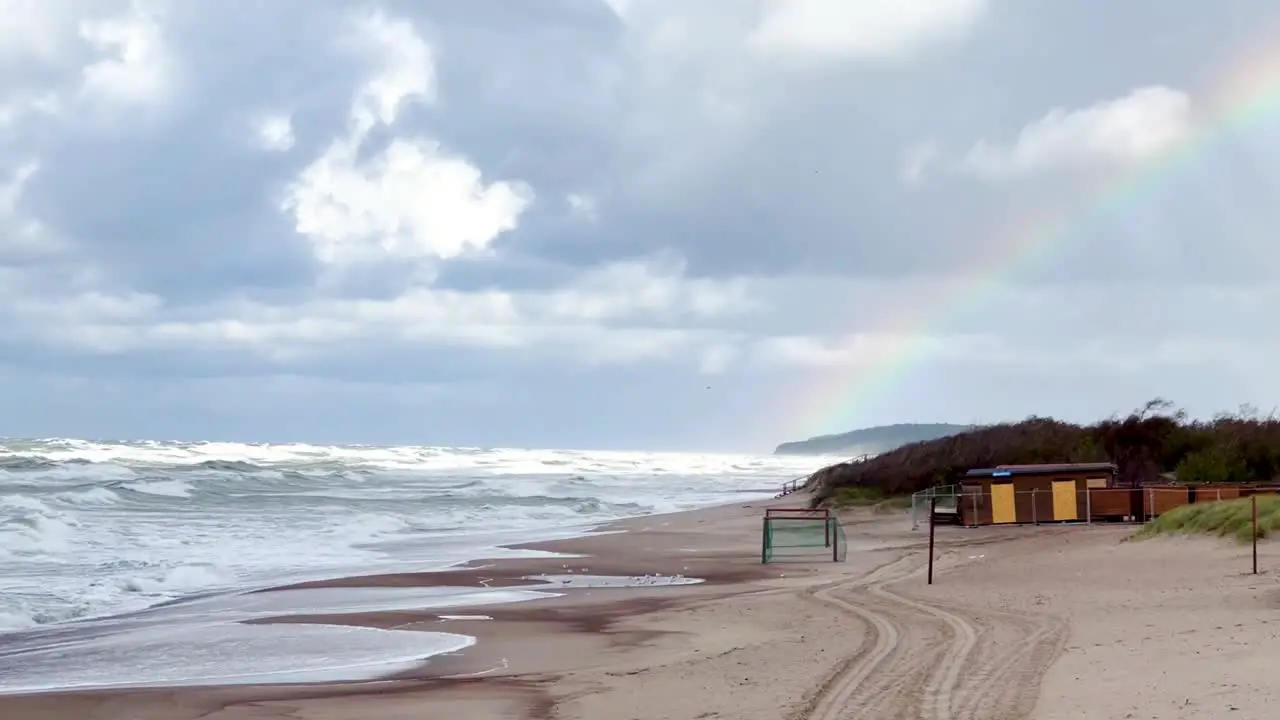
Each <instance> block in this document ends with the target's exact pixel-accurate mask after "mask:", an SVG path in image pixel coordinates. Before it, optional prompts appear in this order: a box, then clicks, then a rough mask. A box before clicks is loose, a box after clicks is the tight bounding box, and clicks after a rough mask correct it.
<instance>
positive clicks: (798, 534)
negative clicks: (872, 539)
mask: <svg viewBox="0 0 1280 720" xmlns="http://www.w3.org/2000/svg"><path fill="white" fill-rule="evenodd" d="M846 552H847V550H846V548H845V536H844V527H843V526H842V525H841V524H840V519H839V518H837V517H836V516H835V515H833V514H832V513H831V511H830V510H827V509H826V508H769V509H768V510H766V511H765V516H764V519H763V521H762V525H761V537H760V562H762V563H770V562H777V561H779V560H791V561H795V562H805V561H808V562H820V561H823V560H829V561H831V562H840V561H842V560H844V559H845V555H846Z"/></svg>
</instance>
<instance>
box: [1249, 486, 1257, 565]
mask: <svg viewBox="0 0 1280 720" xmlns="http://www.w3.org/2000/svg"><path fill="white" fill-rule="evenodd" d="M1249 499H1250V500H1252V501H1253V502H1252V505H1253V508H1252V509H1253V574H1254V575H1257V574H1258V496H1257V495H1250V496H1249Z"/></svg>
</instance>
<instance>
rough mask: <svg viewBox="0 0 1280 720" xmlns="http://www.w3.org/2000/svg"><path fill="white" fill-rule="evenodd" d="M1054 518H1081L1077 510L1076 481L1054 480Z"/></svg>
mask: <svg viewBox="0 0 1280 720" xmlns="http://www.w3.org/2000/svg"><path fill="white" fill-rule="evenodd" d="M1053 519H1054V520H1079V519H1080V515H1079V514H1078V513H1077V512H1076V481H1075V480H1054V481H1053Z"/></svg>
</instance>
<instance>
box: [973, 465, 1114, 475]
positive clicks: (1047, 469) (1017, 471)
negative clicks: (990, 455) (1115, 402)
mask: <svg viewBox="0 0 1280 720" xmlns="http://www.w3.org/2000/svg"><path fill="white" fill-rule="evenodd" d="M1084 472H1099V473H1109V474H1115V473H1116V472H1117V468H1116V466H1115V464H1114V463H1100V462H1091V463H1052V464H1044V465H997V466H995V467H993V468H975V469H973V470H970V471H969V472H967V473H965V474H964V476H965V477H967V478H982V477H1008V476H1013V475H1058V474H1061V473H1084Z"/></svg>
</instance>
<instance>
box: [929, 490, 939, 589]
mask: <svg viewBox="0 0 1280 720" xmlns="http://www.w3.org/2000/svg"><path fill="white" fill-rule="evenodd" d="M937 507H938V499H937V498H931V499H930V500H929V584H930V585H932V584H933V528H934V526H935V525H936V523H934V521H933V511H934V510H936V509H937Z"/></svg>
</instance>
